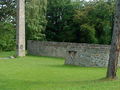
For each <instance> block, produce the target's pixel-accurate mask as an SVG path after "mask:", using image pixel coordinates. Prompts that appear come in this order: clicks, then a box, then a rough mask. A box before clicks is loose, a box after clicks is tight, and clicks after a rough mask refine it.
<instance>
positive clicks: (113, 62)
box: [107, 0, 120, 79]
mask: <svg viewBox="0 0 120 90" xmlns="http://www.w3.org/2000/svg"><path fill="white" fill-rule="evenodd" d="M119 52H120V0H117V2H116V13H115V18H114V28H113V37H112V44H111V50H110V56H109V63H108V70H107V78H110V79H115V78H116V72H117V64H118V57H119Z"/></svg>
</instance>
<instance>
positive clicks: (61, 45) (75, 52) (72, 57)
mask: <svg viewBox="0 0 120 90" xmlns="http://www.w3.org/2000/svg"><path fill="white" fill-rule="evenodd" d="M27 49H28V53H29V54H32V55H39V56H52V57H63V58H65V64H69V65H77V66H87V67H105V66H107V65H108V59H109V50H110V46H109V45H99V44H84V43H65V42H41V41H32V40H29V41H28V43H27ZM119 66H120V60H119Z"/></svg>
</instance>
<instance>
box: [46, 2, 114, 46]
mask: <svg viewBox="0 0 120 90" xmlns="http://www.w3.org/2000/svg"><path fill="white" fill-rule="evenodd" d="M113 15H114V1H108V2H106V1H105V0H97V1H92V2H86V1H80V0H76V1H74V2H73V1H72V2H71V0H55V1H54V0H48V11H47V20H48V24H47V29H46V38H47V40H52V41H66V42H80V43H100V44H110V42H111V33H112V25H113Z"/></svg>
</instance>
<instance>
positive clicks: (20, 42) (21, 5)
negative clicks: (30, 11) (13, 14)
mask: <svg viewBox="0 0 120 90" xmlns="http://www.w3.org/2000/svg"><path fill="white" fill-rule="evenodd" d="M16 41H17V56H25V0H17V31H16Z"/></svg>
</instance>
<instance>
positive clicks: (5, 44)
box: [0, 0, 16, 51]
mask: <svg viewBox="0 0 120 90" xmlns="http://www.w3.org/2000/svg"><path fill="white" fill-rule="evenodd" d="M15 16H16V12H15V1H14V0H10V1H8V0H6V1H0V51H1V50H5V51H8V50H14V49H15Z"/></svg>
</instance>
